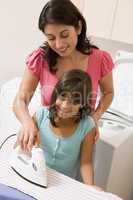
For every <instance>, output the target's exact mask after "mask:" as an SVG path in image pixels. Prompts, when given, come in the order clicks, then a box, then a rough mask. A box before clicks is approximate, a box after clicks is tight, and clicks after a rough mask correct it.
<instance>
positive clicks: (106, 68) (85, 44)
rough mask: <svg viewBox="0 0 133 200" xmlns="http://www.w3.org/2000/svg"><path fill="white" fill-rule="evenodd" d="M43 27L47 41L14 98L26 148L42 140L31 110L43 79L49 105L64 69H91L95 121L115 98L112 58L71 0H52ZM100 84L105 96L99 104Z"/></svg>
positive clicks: (20, 139)
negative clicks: (93, 40) (89, 34)
mask: <svg viewBox="0 0 133 200" xmlns="http://www.w3.org/2000/svg"><path fill="white" fill-rule="evenodd" d="M39 29H40V30H41V31H42V32H43V34H44V35H45V36H46V40H47V41H46V42H45V43H44V45H43V46H42V47H40V48H38V49H37V50H35V51H34V52H32V53H31V54H30V55H29V56H28V58H27V62H26V64H27V67H26V69H25V73H24V76H23V79H22V82H21V85H20V89H19V92H18V94H17V95H16V98H15V100H14V112H15V114H16V116H17V118H18V119H19V121H20V122H21V123H22V129H21V131H20V134H19V135H18V143H19V144H20V145H21V147H22V148H23V149H25V150H26V149H29V150H30V149H31V148H32V146H33V144H34V143H39V133H38V129H37V127H36V125H35V123H34V121H33V119H32V117H31V116H30V114H29V110H28V104H29V102H30V100H31V98H32V96H33V94H34V91H35V89H36V87H37V85H38V83H39V82H40V84H41V97H42V105H46V106H48V105H49V102H50V97H51V94H52V91H53V89H54V86H55V85H56V83H57V81H58V79H59V78H60V77H61V75H62V74H63V73H64V72H66V71H68V70H72V69H81V70H83V71H85V72H87V73H88V74H89V75H90V77H91V80H92V109H93V114H92V117H93V119H94V120H95V122H97V121H98V120H99V119H100V117H101V115H102V114H103V113H104V112H105V111H106V110H107V108H108V107H109V105H110V103H111V102H112V99H113V82H112V68H113V62H112V59H111V57H110V55H109V54H108V53H107V52H105V51H102V50H100V49H98V48H97V47H95V46H93V45H92V44H91V43H90V41H89V40H88V39H87V37H86V22H85V19H84V17H83V16H82V15H81V13H80V12H79V10H78V9H77V8H76V7H75V6H74V4H73V3H72V2H71V1H69V0H62V1H59V0H51V1H49V2H48V3H47V4H46V5H45V6H44V8H43V9H42V12H41V14H40V17H39ZM98 86H100V89H101V92H102V96H101V98H100V101H99V104H98V106H97V107H96V106H95V103H96V98H97V91H98Z"/></svg>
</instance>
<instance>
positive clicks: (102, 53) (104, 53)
mask: <svg viewBox="0 0 133 200" xmlns="http://www.w3.org/2000/svg"><path fill="white" fill-rule="evenodd" d="M91 56H92V57H97V58H99V59H101V60H102V59H104V58H107V59H109V60H110V59H111V60H112V57H111V54H110V53H109V52H107V51H105V50H102V49H99V48H93V49H92V54H91Z"/></svg>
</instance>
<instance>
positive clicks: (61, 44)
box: [55, 39, 64, 49]
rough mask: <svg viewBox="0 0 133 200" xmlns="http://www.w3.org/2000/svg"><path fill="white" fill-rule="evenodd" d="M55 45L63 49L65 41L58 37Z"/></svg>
mask: <svg viewBox="0 0 133 200" xmlns="http://www.w3.org/2000/svg"><path fill="white" fill-rule="evenodd" d="M55 45H56V49H63V48H64V46H63V42H62V40H61V39H57V40H56V43H55Z"/></svg>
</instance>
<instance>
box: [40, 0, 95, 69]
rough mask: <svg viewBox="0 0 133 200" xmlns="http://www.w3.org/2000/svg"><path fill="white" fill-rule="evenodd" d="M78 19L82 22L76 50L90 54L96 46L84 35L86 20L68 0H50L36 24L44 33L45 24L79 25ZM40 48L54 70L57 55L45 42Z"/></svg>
mask: <svg viewBox="0 0 133 200" xmlns="http://www.w3.org/2000/svg"><path fill="white" fill-rule="evenodd" d="M79 21H80V22H81V24H82V30H81V33H80V34H79V35H78V42H77V46H76V48H77V50H78V51H80V52H81V53H83V54H90V53H91V49H92V48H97V47H96V46H94V45H92V44H91V43H90V41H89V40H88V38H87V37H86V29H87V27H86V21H85V19H84V17H83V16H82V14H81V13H80V11H79V10H78V8H77V7H76V6H75V5H74V4H73V3H72V2H71V1H70V0H50V1H48V3H46V5H45V6H44V8H43V9H42V12H41V14H40V17H39V22H38V26H39V29H40V30H41V31H42V32H43V33H44V29H45V26H46V25H47V24H55V23H56V24H65V25H70V26H74V27H75V28H78V27H79ZM42 48H43V49H44V50H45V55H44V59H45V60H46V61H47V62H48V65H49V68H50V71H51V72H55V71H56V68H55V65H56V63H57V58H58V57H59V55H58V54H57V53H56V52H54V51H53V50H52V49H51V48H50V46H49V45H48V43H47V42H45V43H44V46H42Z"/></svg>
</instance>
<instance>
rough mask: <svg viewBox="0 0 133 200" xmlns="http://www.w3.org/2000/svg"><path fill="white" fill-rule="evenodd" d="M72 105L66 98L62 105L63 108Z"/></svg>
mask: <svg viewBox="0 0 133 200" xmlns="http://www.w3.org/2000/svg"><path fill="white" fill-rule="evenodd" d="M69 106H70V102H69V101H68V100H64V101H63V102H62V104H61V107H62V108H63V109H66V108H68V107H69Z"/></svg>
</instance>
